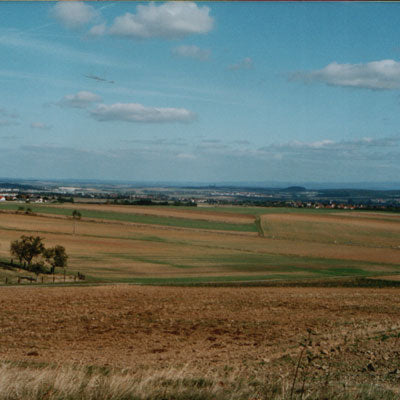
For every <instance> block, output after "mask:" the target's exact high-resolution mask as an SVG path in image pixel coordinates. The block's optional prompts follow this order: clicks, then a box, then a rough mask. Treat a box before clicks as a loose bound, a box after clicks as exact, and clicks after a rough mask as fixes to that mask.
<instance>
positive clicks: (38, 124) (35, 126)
mask: <svg viewBox="0 0 400 400" xmlns="http://www.w3.org/2000/svg"><path fill="white" fill-rule="evenodd" d="M31 129H42V130H48V129H51V125H47V124H44V123H43V122H32V123H31Z"/></svg>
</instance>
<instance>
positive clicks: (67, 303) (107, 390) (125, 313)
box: [0, 285, 400, 399]
mask: <svg viewBox="0 0 400 400" xmlns="http://www.w3.org/2000/svg"><path fill="white" fill-rule="evenodd" d="M0 304H1V307H2V313H1V327H2V335H1V336H0V357H1V359H2V360H3V362H2V363H1V366H0V368H1V371H2V372H1V376H2V377H3V379H0V398H19V399H21V398H23V399H42V398H51V399H58V398H71V399H73V398H80V399H93V398H96V399H132V398H133V399H145V398H154V399H232V398H237V399H239V398H240V399H250V398H253V399H254V398H257V399H300V398H304V397H303V395H305V396H307V397H306V398H313V399H321V398H335V399H350V398H362V399H395V398H398V397H396V396H398V381H399V372H398V356H399V336H400V317H399V316H400V292H399V290H398V289H396V288H386V289H385V288H360V287H359V288H340V287H337V288H316V287H314V288H301V287H300V288H297V287H295V288H280V287H275V288H263V287H256V288H246V287H237V288H221V287H219V288H213V287H208V288H199V287H190V288H188V287H179V288H176V287H175V288H172V287H149V286H143V287H142V286H132V285H118V286H116V285H112V286H103V287H100V286H99V287H52V288H40V287H17V288H15V287H14V288H10V287H9V288H3V289H2V290H1V291H0ZM304 346H305V347H304ZM297 365H298V366H299V368H298V373H297V378H296V379H295V371H296V366H297ZM292 388H293V389H292ZM292 390H293V393H292V394H293V396H292V395H291V391H292ZM5 393H7V394H8V397H6V396H5ZM16 394H18V395H17V396H16ZM12 395H14V397H12ZM45 395H46V397H45ZM357 396H358V397H357Z"/></svg>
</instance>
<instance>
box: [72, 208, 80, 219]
mask: <svg viewBox="0 0 400 400" xmlns="http://www.w3.org/2000/svg"><path fill="white" fill-rule="evenodd" d="M72 218H73V219H81V218H82V214H81V213H80V212H79V211H78V210H74V211H72Z"/></svg>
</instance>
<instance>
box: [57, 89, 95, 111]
mask: <svg viewBox="0 0 400 400" xmlns="http://www.w3.org/2000/svg"><path fill="white" fill-rule="evenodd" d="M100 101H101V97H100V96H98V95H97V94H95V93H92V92H86V91H81V92H78V93H76V94H68V95H66V96H64V97H63V98H62V99H61V100H60V101H59V102H58V103H57V104H58V105H59V106H61V107H73V108H86V107H88V106H90V105H91V104H93V103H98V102H100Z"/></svg>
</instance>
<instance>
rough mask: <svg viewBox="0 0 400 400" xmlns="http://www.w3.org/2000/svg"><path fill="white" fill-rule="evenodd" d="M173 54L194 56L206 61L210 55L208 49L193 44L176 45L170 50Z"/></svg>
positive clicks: (196, 58)
mask: <svg viewBox="0 0 400 400" xmlns="http://www.w3.org/2000/svg"><path fill="white" fill-rule="evenodd" d="M171 53H172V54H173V55H174V56H178V57H186V58H194V59H195V60H200V61H206V60H208V59H209V57H210V54H211V52H210V50H205V49H200V48H199V47H197V46H195V45H191V46H185V45H182V46H177V47H174V48H173V49H172V50H171Z"/></svg>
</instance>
